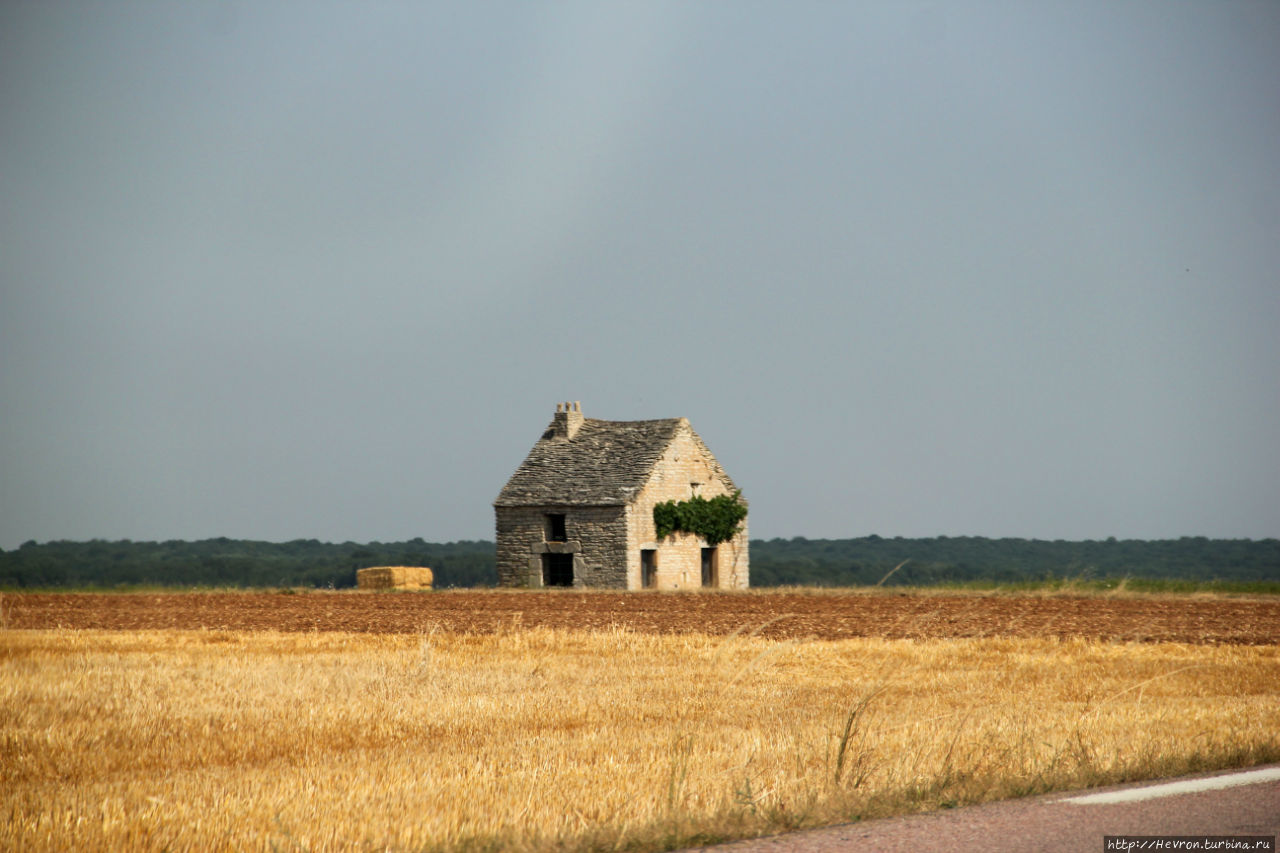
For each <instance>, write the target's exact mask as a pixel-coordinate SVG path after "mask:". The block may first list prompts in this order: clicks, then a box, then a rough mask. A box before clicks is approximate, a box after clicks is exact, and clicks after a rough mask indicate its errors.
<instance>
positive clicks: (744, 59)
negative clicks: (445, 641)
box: [0, 0, 1280, 548]
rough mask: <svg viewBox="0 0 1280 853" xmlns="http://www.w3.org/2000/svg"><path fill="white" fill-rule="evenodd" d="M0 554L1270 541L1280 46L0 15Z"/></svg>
mask: <svg viewBox="0 0 1280 853" xmlns="http://www.w3.org/2000/svg"><path fill="white" fill-rule="evenodd" d="M0 199H3V202H2V203H0V547H4V548H14V547H16V546H18V545H19V544H20V543H21V542H23V541H25V540H27V539H35V540H38V541H45V540H49V539H89V538H93V537H100V538H107V539H118V538H132V539H138V540H143V539H195V538H204V537H209V536H220V535H225V536H231V537H237V538H239V537H243V538H255V539H266V540H272V541H284V540H289V539H294V538H317V539H321V540H330V541H343V540H348V539H350V540H355V541H369V540H381V541H392V540H399V539H407V538H412V537H414V536H422V537H423V538H425V539H427V540H429V541H445V540H455V539H479V538H492V536H493V520H492V518H493V510H492V507H491V502H492V500H493V499H494V497H495V496H496V495H497V493H498V491H499V489H500V488H501V487H502V485H503V483H504V482H505V481H506V478H507V477H508V476H509V475H510V473H511V472H512V471H513V470H514V468H515V466H516V465H517V464H518V463H519V462H520V460H521V459H522V458H523V457H524V455H525V453H527V452H528V450H529V448H530V447H531V446H532V444H533V442H534V441H535V440H536V439H537V437H538V435H539V434H540V432H541V430H542V429H543V428H544V427H545V425H546V424H547V422H548V421H549V420H550V418H551V415H552V412H553V411H554V408H555V404H556V402H557V401H561V400H581V401H582V404H583V409H584V412H585V414H586V415H587V416H588V417H599V418H605V419H610V420H630V419H645V418H661V417H677V416H684V417H688V418H689V419H690V421H691V422H692V423H693V426H694V428H695V429H696V430H698V432H699V433H700V434H701V435H702V436H703V438H704V439H706V441H707V443H708V445H709V446H710V447H711V449H712V451H713V452H715V453H716V455H717V456H718V457H719V458H720V461H721V462H722V463H723V464H724V465H725V467H726V468H727V469H728V471H729V472H730V474H731V475H732V476H733V477H734V478H735V480H737V482H738V484H739V485H740V486H741V487H742V489H743V491H744V494H745V495H746V497H747V498H748V499H749V500H750V501H751V518H750V521H751V533H752V536H753V537H763V538H772V537H775V536H783V537H790V536H795V535H804V536H809V537H845V536H863V535H867V534H870V533H878V534H880V535H884V536H893V535H903V536H934V535H939V534H947V535H966V534H969V535H983V536H1016V537H1027V538H1046V539H1056V538H1064V539H1085V538H1103V537H1106V536H1111V535H1114V536H1117V537H1120V538H1165V537H1177V536H1182V535H1206V536H1212V537H1232V538H1234V537H1248V538H1263V537H1275V536H1280V450H1278V444H1277V438H1278V437H1280V429H1278V428H1277V424H1278V422H1280V380H1278V377H1280V333H1278V329H1280V3H1275V2H1271V0H1260V1H1259V2H1232V0H1224V1H1223V2H1176V0H1151V2H1139V0H1134V2H1125V3H1114V2H1111V0H1105V2H1080V0H1070V2H1065V0H1064V2H1059V3H1056V2H1042V3H1026V2H1022V0H1017V1H1016V2H1009V3H1001V2H985V1H984V2H970V3H951V2H945V3H912V2H883V3H880V2H857V3H845V4H840V3H826V2H822V3H806V2H768V3H747V2H735V3H688V2H679V3H671V4H666V3H659V2H644V3H625V4H623V3H618V4H605V3H597V2H589V3H581V4H578V3H546V4H542V3H517V2H509V3H485V2H475V3H448V4H431V3H419V2H405V3H393V2H382V3H371V4H370V3H356V2H351V3H326V2H241V3H234V2H227V3H216V2H192V3H168V2H150V3H130V2H100V3H93V2H83V3H79V2H77V3H69V2H25V3H18V2H8V3H3V4H0Z"/></svg>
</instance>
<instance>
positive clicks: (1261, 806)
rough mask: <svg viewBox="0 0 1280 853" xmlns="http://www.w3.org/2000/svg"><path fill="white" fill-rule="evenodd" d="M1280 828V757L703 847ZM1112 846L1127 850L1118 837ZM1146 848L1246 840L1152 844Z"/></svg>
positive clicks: (1038, 850) (898, 849)
mask: <svg viewBox="0 0 1280 853" xmlns="http://www.w3.org/2000/svg"><path fill="white" fill-rule="evenodd" d="M1121 835H1123V836H1159V837H1165V838H1167V837H1169V836H1187V837H1191V838H1195V839H1199V840H1201V841H1207V840H1209V839H1208V837H1210V836H1264V837H1265V838H1266V839H1268V840H1270V847H1269V848H1268V847H1266V846H1262V847H1258V848H1255V849H1257V850H1268V849H1269V850H1271V851H1275V849H1276V848H1275V843H1276V842H1275V838H1276V836H1277V835H1280V764H1277V765H1270V766H1268V767H1260V768H1251V769H1250V770H1247V771H1228V772H1223V773H1214V774H1205V775H1201V776H1188V777H1183V778H1182V779H1179V780H1168V779H1166V780H1160V781H1156V782H1142V783H1137V784H1133V785H1121V786H1116V787H1113V788H1098V789H1094V790H1090V791H1079V792H1075V793H1065V794H1049V795H1045V796H1042V797H1029V798H1027V799H1022V800H1007V801H1004V802H998V803H986V804H984V805H980V806H970V807H966V808H959V809H952V810H948V811H939V812H930V813H928V814H921V815H912V816H910V817H903V818H886V819H884V820H873V821H866V822H865V823H852V824H842V825H840V826H833V827H828V828H826V829H818V830H812V831H809V832H799V833H790V834H788V835H778V836H772V837H770V838H760V839H755V840H752V841H741V842H736V843H733V844H722V845H718V846H715V847H705V848H697V849H699V850H707V851H715V853H834V851H851V850H858V851H877V853H908V851H910V853H919V852H920V851H935V850H936V851H944V850H945V851H949V853H951V851H954V852H955V853H1006V851H1008V852H1009V853H1012V851H1018V853H1027V851H1034V853H1082V851H1083V853H1095V851H1096V853H1104V851H1106V850H1108V848H1107V846H1106V843H1105V840H1104V839H1105V838H1106V836H1121ZM1110 849H1115V850H1122V849H1123V848H1120V847H1114V846H1113V847H1112V848H1110ZM1130 849H1131V850H1133V851H1139V850H1143V849H1145V850H1160V851H1162V853H1164V851H1170V850H1184V851H1188V853H1190V851H1194V850H1197V849H1199V850H1208V849H1213V850H1220V851H1234V850H1242V849H1248V848H1245V847H1233V846H1227V845H1223V846H1217V847H1213V846H1200V847H1194V846H1185V845H1182V846H1173V845H1170V844H1169V843H1167V842H1166V843H1165V844H1163V845H1156V844H1149V845H1148V846H1146V847H1145V848H1143V847H1133V848H1130Z"/></svg>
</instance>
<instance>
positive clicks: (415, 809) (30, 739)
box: [0, 630, 1280, 850]
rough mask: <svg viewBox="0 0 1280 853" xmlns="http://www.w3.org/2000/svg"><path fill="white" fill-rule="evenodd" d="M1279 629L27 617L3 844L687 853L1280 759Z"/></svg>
mask: <svg viewBox="0 0 1280 853" xmlns="http://www.w3.org/2000/svg"><path fill="white" fill-rule="evenodd" d="M1278 698H1280V648H1277V647H1275V646H1262V647H1238V646H1217V647H1208V646H1184V645H1173V644H1164V645H1122V644H1107V643H1097V642H1086V641H1057V640H1037V639H1031V640H1028V639H976V640H921V641H912V640H897V641H889V640H876V639H864V640H844V641H839V642H801V643H782V642H776V641H768V640H764V639H760V638H757V637H754V636H749V635H740V636H736V637H731V638H729V639H724V638H709V637H704V636H700V635H692V636H690V635H684V636H651V635H642V634H634V633H629V632H625V631H599V632H593V633H588V632H563V631H559V632H558V631H550V630H530V631H518V630H511V631H507V632H505V633H502V634H499V635H496V636H463V635H452V634H443V633H431V632H429V631H428V632H424V633H423V634H421V635H420V636H417V637H413V636H379V635H355V634H271V633H252V634H251V633H230V632H208V631H187V632H177V631H164V632H161V631H157V632H139V633H123V632H89V631H85V632H75V631H4V632H0V791H2V792H3V793H0V798H2V799H0V803H2V808H3V814H4V822H3V826H2V827H0V848H3V849H13V850H66V849H77V850H120V849H130V850H150V849H156V850H159V849H178V850H180V849H201V850H209V849H214V850H218V849H227V850H232V849H235V850H268V849H277V850H293V849H297V850H340V849H341V850H345V849H359V850H371V849H379V850H381V849H394V850H421V849H426V850H435V849H459V848H461V849H467V848H470V849H527V850H549V849H556V850H560V849H570V850H572V849H614V848H626V849H659V848H664V847H671V846H676V845H679V844H685V843H692V842H695V841H703V840H711V839H716V838H723V837H729V836H743V835H750V834H755V833H760V832H768V831H777V830H779V829H784V828H790V827H796V826H804V825H813V824H818V823H822V822H831V821H837V820H847V819H850V818H853V817H858V816H864V817H865V816H873V815H880V814H886V813H890V812H900V811H909V810H914V809H920V808H933V807H937V806H939V805H949V804H952V803H959V802H968V801H974V800H981V799H989V798H995V797H1004V796H1011V795H1018V794H1025V793H1033V792H1039V791H1044V790H1049V789H1054V788H1060V787H1066V786H1077V785H1082V784H1083V785H1087V784H1095V783H1105V782H1111V781H1117V780H1121V779H1128V778H1137V777H1144V776H1151V775H1160V774H1164V773H1169V772H1178V771H1183V770H1197V769H1206V768H1211V767H1221V766H1237V765H1247V764H1252V763H1257V762H1261V761H1270V760H1276V759H1278V758H1280V701H1277V699H1278Z"/></svg>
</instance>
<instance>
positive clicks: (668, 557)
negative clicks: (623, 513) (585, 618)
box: [626, 421, 750, 589]
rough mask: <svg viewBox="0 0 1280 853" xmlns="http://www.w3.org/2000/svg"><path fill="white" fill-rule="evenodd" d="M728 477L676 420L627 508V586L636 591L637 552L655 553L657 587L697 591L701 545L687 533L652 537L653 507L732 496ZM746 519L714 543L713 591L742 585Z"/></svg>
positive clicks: (654, 532) (745, 565)
mask: <svg viewBox="0 0 1280 853" xmlns="http://www.w3.org/2000/svg"><path fill="white" fill-rule="evenodd" d="M731 483H732V481H730V480H729V478H728V476H727V475H726V474H725V473H724V470H723V469H722V468H721V467H720V464H719V463H718V462H716V460H715V457H714V456H712V455H711V451H709V450H708V449H707V447H706V445H704V444H703V443H702V441H701V439H699V438H698V436H697V434H696V433H694V431H693V430H692V429H691V428H690V427H689V425H688V422H687V421H685V422H683V423H682V424H681V428H680V430H679V431H678V432H677V433H676V437H675V439H674V440H673V441H672V442H671V444H670V445H669V446H668V447H667V449H666V452H664V453H663V455H662V458H661V459H660V460H659V462H658V464H657V465H656V466H655V468H654V474H653V477H652V478H650V480H649V482H648V484H646V486H645V487H644V489H643V490H641V492H640V494H639V495H637V496H636V499H635V500H634V501H633V502H632V503H631V504H630V505H629V506H628V507H627V521H628V530H629V533H628V539H627V554H626V557H627V568H626V573H627V588H628V589H640V587H641V578H640V551H641V550H642V549H654V550H656V551H657V576H656V578H655V580H656V587H657V588H658V589H697V588H699V587H701V586H702V549H703V547H705V545H706V543H705V542H703V541H702V539H700V538H699V537H697V536H695V535H693V534H689V533H676V534H673V535H671V536H668V537H667V538H666V539H663V540H662V541H661V542H659V541H657V539H656V536H657V530H656V529H655V527H654V524H653V508H654V506H655V505H657V504H660V503H663V502H664V501H670V500H675V501H686V500H689V498H691V497H693V496H694V495H695V494H696V495H699V496H701V497H704V498H714V497H717V496H719V495H726V494H733V491H734V490H733V488H732V485H731ZM747 539H748V533H747V521H746V520H744V521H743V522H742V528H741V529H740V530H739V531H738V534H737V535H736V536H734V537H733V538H732V539H730V540H729V541H727V542H721V543H720V544H719V545H718V546H717V547H716V562H717V572H716V574H717V578H716V580H717V583H716V587H717V588H719V589H746V588H747V587H748V586H749V585H750V580H749V576H748V553H747Z"/></svg>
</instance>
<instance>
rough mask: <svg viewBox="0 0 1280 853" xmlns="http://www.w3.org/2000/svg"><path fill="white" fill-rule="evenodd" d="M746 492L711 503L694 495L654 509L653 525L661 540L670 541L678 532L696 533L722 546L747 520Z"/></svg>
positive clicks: (713, 499)
mask: <svg viewBox="0 0 1280 853" xmlns="http://www.w3.org/2000/svg"><path fill="white" fill-rule="evenodd" d="M741 496H742V492H734V493H733V494H731V495H720V496H718V497H714V498H711V499H710V500H708V499H707V498H704V497H699V496H698V495H694V496H693V497H692V498H690V499H689V500H687V501H667V502H665V503H660V504H658V505H656V506H655V507H654V508H653V524H654V526H655V527H657V529H658V538H659V539H666V538H667V537H668V536H670V535H671V534H672V533H675V532H677V531H680V532H683V533H693V534H695V535H697V536H701V537H702V538H703V539H705V540H707V544H708V545H719V544H720V543H721V542H724V541H726V540H728V539H732V538H733V535H734V534H735V533H737V532H738V526H739V525H740V524H741V523H742V520H743V519H744V518H746V517H747V507H746V505H745V504H743V503H742V501H741V500H740V498H741Z"/></svg>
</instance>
